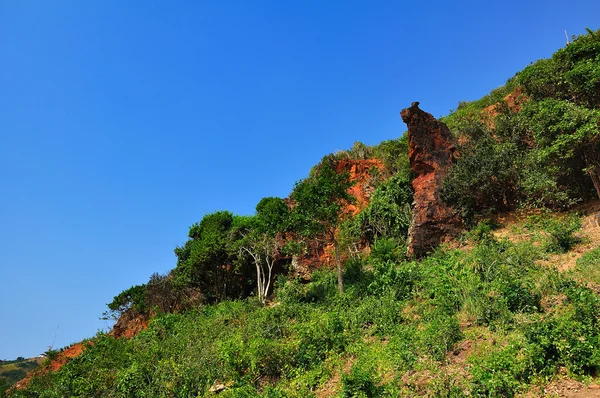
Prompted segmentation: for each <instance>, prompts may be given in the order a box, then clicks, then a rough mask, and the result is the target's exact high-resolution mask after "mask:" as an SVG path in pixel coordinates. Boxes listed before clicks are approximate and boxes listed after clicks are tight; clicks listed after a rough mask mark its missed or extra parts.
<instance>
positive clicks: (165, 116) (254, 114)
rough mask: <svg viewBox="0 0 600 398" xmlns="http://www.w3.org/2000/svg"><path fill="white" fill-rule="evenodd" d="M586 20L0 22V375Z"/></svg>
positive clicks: (113, 9)
mask: <svg viewBox="0 0 600 398" xmlns="http://www.w3.org/2000/svg"><path fill="white" fill-rule="evenodd" d="M575 4H576V6H574V5H571V6H570V7H564V6H563V3H559V2H549V3H548V2H541V1H539V2H538V1H535V2H531V3H527V4H525V3H523V2H508V3H506V2H505V3H502V4H500V3H498V4H488V5H485V6H482V5H481V4H480V3H475V2H472V3H471V2H469V3H467V4H465V5H463V6H461V7H457V6H455V5H454V6H453V5H451V4H446V3H444V2H434V3H428V4H413V3H410V4H395V3H392V2H375V3H373V2H370V3H362V2H357V1H352V2H349V3H346V4H344V6H343V7H340V6H338V5H336V4H331V3H327V4H323V3H320V2H306V3H303V4H301V5H300V4H287V3H286V4H282V3H278V2H260V3H259V4H248V3H246V2H240V1H224V2H217V3H209V4H206V3H203V4H198V3H196V2H191V1H190V2H185V1H184V2H182V3H179V4H178V6H177V7H172V6H170V5H168V4H167V5H165V4H160V3H134V4H131V3H130V4H126V5H123V4H122V3H120V2H117V1H114V0H113V1H108V2H103V3H81V2H76V1H72V0H71V1H66V2H60V3H48V4H43V3H42V4H35V5H34V4H33V3H29V2H18V3H4V4H2V5H0V22H1V23H0V37H2V44H3V46H2V47H3V49H4V57H5V62H4V63H3V65H2V71H3V73H2V74H0V76H1V77H0V83H1V85H2V87H3V88H4V90H5V95H3V97H2V98H1V99H0V106H1V108H2V109H3V116H2V117H0V139H1V140H0V142H1V143H2V144H1V145H0V170H2V172H1V176H2V179H1V181H2V190H3V193H4V194H3V195H2V196H1V198H0V219H1V220H2V222H1V223H0V242H1V243H0V267H1V268H0V270H1V272H2V279H1V280H0V301H1V302H2V303H3V304H4V311H3V313H4V314H5V317H4V325H3V327H2V328H0V358H3V360H14V359H15V358H17V357H24V358H32V357H35V356H38V355H40V354H42V353H44V352H46V350H47V349H48V347H49V346H50V345H52V344H54V346H53V348H54V349H60V348H62V347H65V346H68V345H70V344H72V343H76V342H79V341H81V340H83V339H86V338H92V337H94V335H95V334H96V333H97V332H98V331H105V330H106V329H107V328H108V327H110V325H111V323H109V322H105V321H102V320H100V319H99V318H100V317H101V315H102V313H103V312H104V311H105V310H106V303H109V302H111V301H112V298H113V297H114V296H115V295H117V294H119V293H120V292H121V291H122V290H124V289H127V288H128V287H130V286H132V285H137V284H142V283H145V282H147V280H148V278H149V277H150V275H151V274H152V273H154V272H159V273H161V274H164V273H166V272H168V271H169V270H171V269H172V268H173V267H174V266H175V261H176V258H175V256H174V255H173V249H174V248H175V247H176V246H177V245H181V244H182V243H183V242H185V240H186V238H187V231H188V227H189V226H190V225H192V224H193V223H195V222H197V221H199V220H200V219H201V218H202V216H203V215H204V214H208V213H211V212H214V211H217V210H229V211H231V212H233V213H235V214H240V215H247V214H253V213H254V208H255V206H256V204H257V203H258V202H259V200H260V199H261V198H263V197H267V196H279V197H286V196H288V194H289V193H290V192H291V190H292V188H293V185H294V182H296V181H298V180H300V179H302V178H304V177H306V176H307V174H308V172H309V170H310V168H311V167H312V166H313V165H315V164H317V162H318V161H319V160H320V159H321V158H322V157H323V156H324V155H326V154H328V153H334V152H336V151H339V150H344V149H348V148H350V147H352V144H353V143H354V142H356V141H360V142H363V143H365V144H366V145H376V144H378V143H379V142H381V141H383V140H389V139H394V138H398V137H400V136H401V135H402V134H403V133H404V131H405V130H406V127H405V125H404V123H402V120H401V119H400V116H399V112H400V110H402V109H403V108H406V107H408V106H410V104H411V103H412V102H414V101H419V102H420V107H421V109H423V110H424V111H426V112H429V113H431V114H433V115H434V116H435V117H437V118H439V117H441V116H444V115H448V113H449V112H450V110H451V109H456V107H457V106H458V104H459V103H460V102H461V101H465V100H467V101H473V100H477V99H479V98H481V97H482V96H485V95H487V94H488V93H489V92H490V91H491V90H493V89H494V88H497V87H499V86H502V85H503V84H504V83H505V82H506V81H507V80H508V79H509V78H511V77H512V76H514V74H515V73H517V72H518V71H520V70H522V69H523V68H524V67H525V66H527V65H529V64H530V63H531V62H535V61H536V60H538V59H541V58H548V57H550V56H551V55H552V53H554V52H555V51H556V50H558V49H559V48H561V47H564V45H565V44H566V38H565V34H564V31H565V30H566V31H567V32H568V35H569V37H571V36H575V35H579V34H584V33H585V32H586V28H588V27H589V28H592V29H598V28H599V26H597V24H598V22H597V20H596V18H595V16H596V15H598V14H600V3H598V2H596V1H576V2H575ZM515 9H518V12H515ZM594 24H596V25H594Z"/></svg>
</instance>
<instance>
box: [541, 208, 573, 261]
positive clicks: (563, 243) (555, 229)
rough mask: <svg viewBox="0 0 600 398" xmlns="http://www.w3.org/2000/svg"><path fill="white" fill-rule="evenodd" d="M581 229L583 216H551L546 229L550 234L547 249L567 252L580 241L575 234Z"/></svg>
mask: <svg viewBox="0 0 600 398" xmlns="http://www.w3.org/2000/svg"><path fill="white" fill-rule="evenodd" d="M580 229H581V217H579V216H577V215H569V216H567V217H564V218H562V219H555V218H550V219H548V220H547V221H546V223H545V230H546V232H548V234H549V239H548V242H547V244H546V250H547V251H548V252H551V253H565V252H567V251H569V249H571V247H573V245H575V244H577V243H578V242H580V240H581V239H580V238H578V237H576V236H575V235H574V233H575V232H577V231H578V230H580Z"/></svg>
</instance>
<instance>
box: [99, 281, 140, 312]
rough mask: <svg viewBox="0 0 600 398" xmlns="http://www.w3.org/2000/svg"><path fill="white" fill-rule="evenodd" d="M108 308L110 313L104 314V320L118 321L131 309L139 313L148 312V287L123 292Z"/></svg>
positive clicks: (138, 286) (131, 288)
mask: <svg viewBox="0 0 600 398" xmlns="http://www.w3.org/2000/svg"><path fill="white" fill-rule="evenodd" d="M107 306H108V309H109V312H106V313H104V315H103V317H104V319H110V318H113V319H118V318H119V316H121V314H123V313H125V312H126V311H128V310H130V309H131V310H133V311H135V312H138V313H144V312H146V310H147V307H146V285H136V286H132V287H130V288H129V289H125V290H123V291H122V292H121V293H119V294H118V295H116V296H115V297H114V299H113V301H112V302H111V303H109V304H107Z"/></svg>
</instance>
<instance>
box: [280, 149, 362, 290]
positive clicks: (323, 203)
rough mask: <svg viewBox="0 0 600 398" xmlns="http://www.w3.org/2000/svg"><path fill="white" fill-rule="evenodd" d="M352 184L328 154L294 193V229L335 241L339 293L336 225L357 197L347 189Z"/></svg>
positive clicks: (332, 242) (341, 286)
mask: <svg viewBox="0 0 600 398" xmlns="http://www.w3.org/2000/svg"><path fill="white" fill-rule="evenodd" d="M352 185H353V182H351V181H350V174H349V173H347V172H344V173H339V174H338V173H337V172H336V162H335V159H334V158H333V156H331V155H329V156H326V157H324V158H323V160H322V161H321V163H320V164H319V165H318V166H317V168H316V169H315V170H314V173H313V174H312V175H311V176H310V177H309V178H306V179H304V180H301V181H299V182H297V183H296V185H295V186H294V190H293V192H292V195H291V199H292V201H293V203H294V207H293V211H292V220H293V223H294V229H295V231H296V232H297V233H298V234H300V235H301V236H304V237H309V238H318V239H320V240H322V241H324V242H325V243H331V244H333V247H334V250H335V262H336V266H337V274H338V289H339V291H340V293H341V292H343V291H344V282H343V280H342V262H341V258H340V245H339V241H338V238H337V227H338V224H339V223H340V221H341V220H342V219H343V218H344V217H345V215H344V213H343V210H344V208H345V207H346V206H347V205H349V204H351V203H353V202H354V201H355V198H354V196H352V195H351V194H350V193H349V192H348V189H349V188H350V187H351V186H352Z"/></svg>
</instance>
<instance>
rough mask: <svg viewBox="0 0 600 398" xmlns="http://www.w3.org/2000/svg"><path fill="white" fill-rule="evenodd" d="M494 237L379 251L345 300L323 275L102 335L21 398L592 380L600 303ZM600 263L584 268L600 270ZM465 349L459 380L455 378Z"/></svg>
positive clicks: (332, 278)
mask: <svg viewBox="0 0 600 398" xmlns="http://www.w3.org/2000/svg"><path fill="white" fill-rule="evenodd" d="M565 220H570V219H565ZM562 222H563V223H564V222H566V221H562ZM541 224H544V223H538V224H536V225H541ZM544 225H546V224H544ZM550 228H551V227H550ZM490 230H491V227H490V226H489V225H480V226H479V227H477V228H476V229H475V230H474V231H472V232H471V234H469V235H468V237H469V239H472V240H474V241H476V243H475V246H474V248H473V249H472V250H471V251H468V252H466V251H459V250H449V249H441V250H438V251H437V252H435V253H434V254H432V255H431V256H430V257H428V258H426V259H424V260H422V261H407V260H404V259H403V258H402V256H399V255H398V249H397V247H395V246H394V245H393V244H391V243H390V242H379V243H378V244H376V245H375V247H374V250H373V254H372V255H371V256H370V257H364V258H359V259H356V258H355V259H353V260H351V263H349V264H348V266H347V267H346V273H347V275H346V281H347V284H346V290H345V292H344V294H342V295H340V294H338V292H337V279H336V275H335V273H334V272H332V271H328V270H323V271H318V272H315V273H314V274H313V278H312V281H311V282H310V283H307V284H304V283H302V282H301V281H300V280H295V279H287V278H284V277H280V279H279V280H278V281H277V288H276V291H275V297H274V300H273V302H272V305H270V306H262V305H260V303H259V302H258V300H256V299H253V298H250V299H245V300H237V301H224V302H221V303H219V304H213V305H206V306H204V307H201V308H200V309H198V310H194V311H189V312H187V313H183V314H163V315H159V316H157V317H156V318H155V319H153V320H152V322H151V323H150V326H149V328H148V329H147V330H145V331H143V332H141V333H140V334H139V335H137V336H135V337H134V338H131V339H115V338H113V337H111V336H108V335H106V334H103V333H99V334H98V335H97V336H96V338H95V339H93V342H90V343H88V345H87V349H86V350H85V351H84V352H83V354H82V355H80V356H79V357H77V358H74V359H72V360H71V361H69V362H68V363H67V364H66V365H65V366H63V367H62V368H61V369H60V370H59V371H57V372H53V373H48V374H45V375H42V376H38V377H35V378H33V379H32V380H31V382H30V384H29V385H28V387H27V388H26V389H24V390H21V391H15V392H13V393H12V396H13V397H32V396H36V397H38V396H39V397H64V396H95V397H102V396H111V397H114V396H119V397H130V396H164V397H188V396H201V397H202V396H212V395H213V393H212V392H210V389H211V387H214V386H216V385H219V384H221V385H222V387H223V388H224V389H223V391H222V392H221V393H220V396H222V397H254V396H264V397H314V396H317V394H318V393H319V392H320V391H323V390H326V389H330V390H332V391H329V393H331V394H333V395H335V396H339V397H375V396H390V397H393V396H422V395H427V394H429V395H430V396H448V397H451V396H454V397H457V396H467V395H468V396H486V397H487V396H507V397H510V396H514V395H515V394H517V393H519V392H523V391H526V390H527V389H528V388H529V386H530V385H531V383H534V382H535V383H537V382H540V381H541V382H543V381H547V380H550V379H551V378H552V377H553V376H554V375H555V374H556V373H557V372H558V371H559V369H566V370H567V371H568V372H569V374H570V375H571V376H572V377H575V378H582V377H589V376H592V375H595V373H596V372H597V370H598V369H600V348H599V347H600V322H599V321H598V317H597V314H599V313H600V298H599V297H598V295H597V294H596V293H595V292H594V291H592V290H591V289H589V288H588V287H586V286H583V285H582V284H580V283H578V282H576V281H575V280H574V279H573V278H572V277H571V275H569V274H560V273H558V272H556V271H552V270H550V269H547V268H543V267H542V266H540V265H538V264H537V263H536V260H538V259H540V258H542V257H543V255H544V253H545V251H546V249H547V248H546V247H544V246H540V245H537V246H536V245H533V244H532V243H531V242H519V243H511V242H509V241H508V240H498V239H496V238H494V236H493V234H491V233H490ZM598 253H599V252H598V250H597V249H596V250H594V251H592V252H590V253H588V254H586V255H585V256H583V257H582V258H581V259H580V261H579V262H578V267H583V268H585V267H588V268H591V267H593V266H594V265H596V264H598V258H599V257H600V256H599V255H598ZM586 269H587V268H586ZM548 302H555V303H557V304H555V305H553V306H552V305H547V304H546V305H544V304H543V303H548ZM467 342H468V343H469V346H470V347H471V350H470V352H469V353H468V354H469V355H468V356H467V360H466V361H465V362H463V363H462V365H461V366H460V367H459V368H460V370H461V371H460V372H459V373H457V374H450V373H448V372H449V371H450V369H453V368H452V366H451V365H452V364H453V363H454V362H453V361H454V357H455V355H456V352H457V351H456V350H457V347H458V346H460V345H463V344H466V343H467ZM455 366H456V365H455ZM331 380H334V381H335V380H338V382H335V383H332V382H331Z"/></svg>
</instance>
